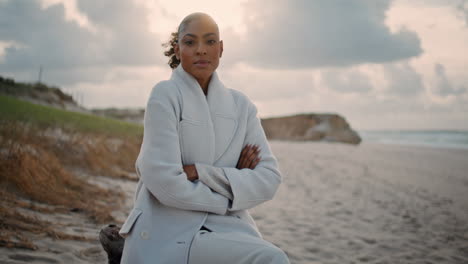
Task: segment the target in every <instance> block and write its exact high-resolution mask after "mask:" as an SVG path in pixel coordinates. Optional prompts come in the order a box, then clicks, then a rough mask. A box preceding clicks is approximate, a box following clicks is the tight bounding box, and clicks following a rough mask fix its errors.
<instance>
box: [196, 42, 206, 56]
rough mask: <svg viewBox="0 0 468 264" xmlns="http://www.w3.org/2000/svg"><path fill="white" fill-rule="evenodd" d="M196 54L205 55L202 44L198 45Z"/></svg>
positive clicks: (204, 48)
mask: <svg viewBox="0 0 468 264" xmlns="http://www.w3.org/2000/svg"><path fill="white" fill-rule="evenodd" d="M197 54H199V55H205V54H206V47H205V45H203V44H199V45H198V48H197Z"/></svg>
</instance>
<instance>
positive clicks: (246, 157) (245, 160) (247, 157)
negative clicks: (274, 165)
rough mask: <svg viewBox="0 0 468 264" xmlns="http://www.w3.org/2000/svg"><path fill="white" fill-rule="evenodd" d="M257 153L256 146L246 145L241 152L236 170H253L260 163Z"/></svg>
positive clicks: (258, 151) (258, 150)
mask: <svg viewBox="0 0 468 264" xmlns="http://www.w3.org/2000/svg"><path fill="white" fill-rule="evenodd" d="M259 153H260V149H259V147H258V146H257V145H251V144H247V145H246V146H245V147H244V149H243V150H242V152H241V155H240V157H239V161H238V162H237V166H236V168H238V169H239V170H240V169H244V168H247V169H255V167H256V166H257V164H258V163H259V162H260V157H259V156H258V154H259Z"/></svg>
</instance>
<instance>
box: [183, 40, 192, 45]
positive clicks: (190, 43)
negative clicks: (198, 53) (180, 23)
mask: <svg viewBox="0 0 468 264" xmlns="http://www.w3.org/2000/svg"><path fill="white" fill-rule="evenodd" d="M184 44H185V45H187V46H191V45H193V40H186V41H184Z"/></svg>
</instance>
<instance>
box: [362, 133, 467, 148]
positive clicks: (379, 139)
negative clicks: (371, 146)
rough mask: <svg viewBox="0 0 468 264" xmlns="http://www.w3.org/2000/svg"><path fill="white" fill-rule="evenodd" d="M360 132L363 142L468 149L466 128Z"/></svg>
mask: <svg viewBox="0 0 468 264" xmlns="http://www.w3.org/2000/svg"><path fill="white" fill-rule="evenodd" d="M358 133H359V135H360V136H361V137H362V139H363V143H365V142H368V143H381V144H386V145H407V146H421V147H431V148H449V149H468V131H464V130H365V131H359V132H358Z"/></svg>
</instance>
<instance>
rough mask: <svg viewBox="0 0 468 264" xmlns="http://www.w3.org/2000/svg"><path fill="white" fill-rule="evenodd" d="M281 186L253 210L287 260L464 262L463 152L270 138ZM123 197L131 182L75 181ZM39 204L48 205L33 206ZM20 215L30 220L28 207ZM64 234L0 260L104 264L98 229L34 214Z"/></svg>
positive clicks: (466, 158)
mask: <svg viewBox="0 0 468 264" xmlns="http://www.w3.org/2000/svg"><path fill="white" fill-rule="evenodd" d="M271 146H272V149H273V151H274V153H275V155H276V156H277V158H278V160H279V164H280V170H281V171H282V172H283V176H284V181H283V184H282V186H281V187H280V189H279V191H278V193H277V195H276V197H275V199H274V200H273V201H270V202H268V203H265V204H263V205H261V206H259V207H257V208H255V209H253V210H251V213H252V215H253V216H254V218H255V219H256V221H257V225H258V227H259V229H260V231H261V232H262V233H263V235H264V238H265V239H267V240H269V241H271V242H273V243H274V244H276V245H278V246H279V247H281V248H282V249H284V250H285V252H286V253H287V254H288V255H289V257H290V260H291V263H301V264H306V263H375V264H377V263H380V264H383V263H468V150H462V149H442V148H429V147H415V146H400V145H382V144H371V143H363V144H361V145H359V146H354V145H346V144H330V143H315V142H286V141H272V142H271ZM83 177H84V178H86V179H87V180H88V181H91V182H93V183H96V184H98V185H100V186H103V187H106V188H114V189H119V188H120V190H121V191H122V192H124V193H125V196H126V197H127V199H126V201H128V202H126V204H125V205H124V206H122V208H121V211H117V212H114V216H115V217H116V218H117V219H119V221H123V219H124V218H125V214H126V213H127V212H128V210H129V208H130V207H131V203H132V196H133V192H134V186H135V184H136V183H135V182H134V181H128V180H125V179H115V178H109V177H102V176H92V175H87V176H86V175H83ZM38 206H46V205H38ZM23 213H25V214H28V213H32V212H28V209H24V210H23ZM34 214H35V217H38V218H45V219H47V220H48V221H50V222H51V223H54V225H56V228H58V229H60V230H62V231H63V232H65V233H68V234H71V235H76V236H82V237H83V238H84V239H82V240H81V241H77V240H58V239H55V240H54V239H51V238H48V237H46V236H45V235H34V234H31V237H32V238H33V239H32V240H33V242H34V243H35V244H36V245H37V247H38V249H37V250H34V251H33V250H27V249H20V248H15V249H9V248H4V247H2V248H0V263H106V262H107V260H106V255H105V253H104V251H103V250H102V248H101V246H100V244H99V242H98V240H97V239H98V232H99V230H100V226H98V225H96V224H94V223H93V222H92V221H90V220H88V219H87V218H86V217H85V216H83V215H82V214H80V213H79V212H70V213H55V214H53V215H50V214H47V213H37V212H34Z"/></svg>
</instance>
